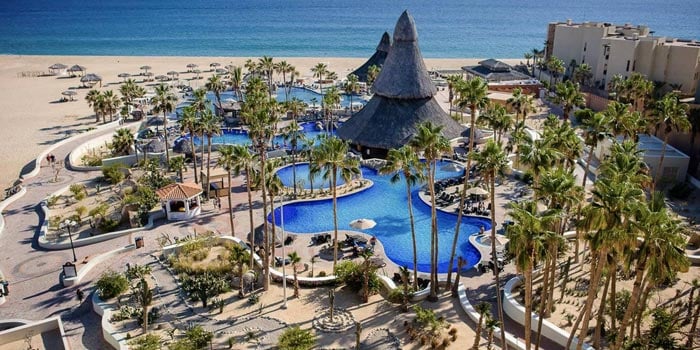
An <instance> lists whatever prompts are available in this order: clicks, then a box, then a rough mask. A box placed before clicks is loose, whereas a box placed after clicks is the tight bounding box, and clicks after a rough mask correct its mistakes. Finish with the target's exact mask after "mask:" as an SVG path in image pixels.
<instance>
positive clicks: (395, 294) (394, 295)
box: [386, 288, 403, 304]
mask: <svg viewBox="0 0 700 350" xmlns="http://www.w3.org/2000/svg"><path fill="white" fill-rule="evenodd" d="M386 300H387V301H388V302H390V303H393V304H401V303H402V302H403V290H402V288H395V289H392V290H391V292H389V294H388V295H387V296H386Z"/></svg>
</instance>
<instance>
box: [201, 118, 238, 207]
mask: <svg viewBox="0 0 700 350" xmlns="http://www.w3.org/2000/svg"><path fill="white" fill-rule="evenodd" d="M200 121H201V128H202V135H205V136H206V137H207V181H206V183H205V184H204V185H205V186H206V189H207V190H206V193H207V194H206V198H209V190H210V188H209V187H210V186H209V183H210V182H209V171H210V169H211V139H212V138H213V137H214V135H219V134H221V120H220V119H219V117H217V116H215V115H214V114H213V113H212V112H211V110H209V109H207V110H205V111H204V113H202V115H201V119H200ZM230 197H231V196H229V198H230Z"/></svg>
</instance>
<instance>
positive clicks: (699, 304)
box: [685, 302, 700, 349]
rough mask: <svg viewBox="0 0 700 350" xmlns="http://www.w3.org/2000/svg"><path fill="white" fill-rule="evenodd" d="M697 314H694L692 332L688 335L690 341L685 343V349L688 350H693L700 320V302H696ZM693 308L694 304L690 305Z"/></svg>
mask: <svg viewBox="0 0 700 350" xmlns="http://www.w3.org/2000/svg"><path fill="white" fill-rule="evenodd" d="M696 304H697V305H696V307H695V312H694V313H693V321H692V323H691V325H690V332H689V333H688V340H687V341H686V343H685V347H687V348H688V349H692V348H693V340H694V338H695V330H697V329H698V318H700V302H696ZM690 306H691V307H692V304H691V305H690Z"/></svg>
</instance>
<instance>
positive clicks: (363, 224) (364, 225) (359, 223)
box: [350, 219, 377, 230]
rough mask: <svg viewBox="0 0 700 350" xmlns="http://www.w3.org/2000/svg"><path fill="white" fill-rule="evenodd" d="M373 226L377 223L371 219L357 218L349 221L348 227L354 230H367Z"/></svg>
mask: <svg viewBox="0 0 700 350" xmlns="http://www.w3.org/2000/svg"><path fill="white" fill-rule="evenodd" d="M374 226H377V223H376V222H375V221H374V220H372V219H357V220H353V221H350V227H352V228H354V229H356V230H369V229H371V228H372V227H374Z"/></svg>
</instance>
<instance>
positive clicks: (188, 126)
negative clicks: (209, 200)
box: [180, 106, 200, 183]
mask: <svg viewBox="0 0 700 350" xmlns="http://www.w3.org/2000/svg"><path fill="white" fill-rule="evenodd" d="M199 126H200V124H199V120H198V119H197V111H196V110H195V109H194V108H193V107H192V106H187V107H185V108H184V109H183V114H182V117H181V118H180V131H181V132H183V133H185V132H186V133H188V134H189V135H188V139H189V141H190V151H191V152H192V154H191V157H192V172H193V173H194V182H195V183H199V177H198V175H197V154H196V150H197V149H196V148H195V147H194V138H195V136H196V135H197V134H198V133H199V131H200V127H199Z"/></svg>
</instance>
